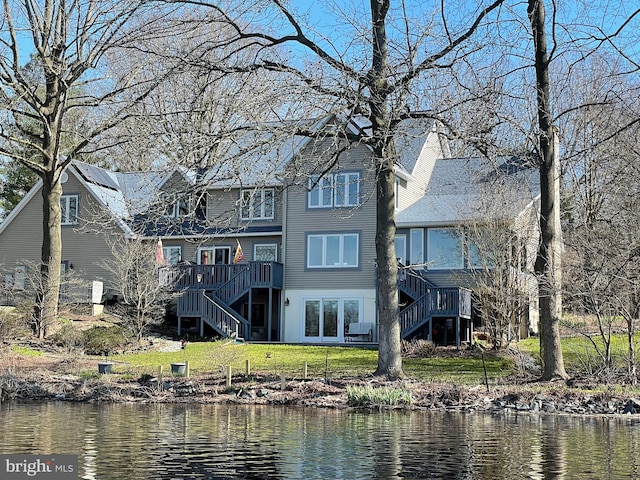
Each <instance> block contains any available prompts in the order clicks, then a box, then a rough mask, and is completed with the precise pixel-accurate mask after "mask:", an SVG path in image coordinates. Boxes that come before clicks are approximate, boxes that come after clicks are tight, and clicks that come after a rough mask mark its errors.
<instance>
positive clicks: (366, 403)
mask: <svg viewBox="0 0 640 480" xmlns="http://www.w3.org/2000/svg"><path fill="white" fill-rule="evenodd" d="M347 404H348V405H349V406H351V407H371V406H395V405H410V404H411V392H410V391H409V390H405V389H403V388H392V387H377V388H374V387H371V386H370V385H367V386H359V385H347Z"/></svg>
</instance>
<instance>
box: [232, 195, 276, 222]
mask: <svg viewBox="0 0 640 480" xmlns="http://www.w3.org/2000/svg"><path fill="white" fill-rule="evenodd" d="M273 200H274V196H273V188H265V189H262V190H242V193H241V197H240V217H241V218H242V220H271V219H273V213H274V201H273Z"/></svg>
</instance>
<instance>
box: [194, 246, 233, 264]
mask: <svg viewBox="0 0 640 480" xmlns="http://www.w3.org/2000/svg"><path fill="white" fill-rule="evenodd" d="M231 258H232V257H231V247H200V248H198V264H199V265H221V264H222V265H228V264H230V263H231Z"/></svg>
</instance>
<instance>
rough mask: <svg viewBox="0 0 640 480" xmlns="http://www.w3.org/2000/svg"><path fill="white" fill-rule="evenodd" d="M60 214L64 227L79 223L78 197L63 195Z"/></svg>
mask: <svg viewBox="0 0 640 480" xmlns="http://www.w3.org/2000/svg"><path fill="white" fill-rule="evenodd" d="M60 212H61V214H62V220H61V223H62V225H73V224H76V223H78V195H62V197H60Z"/></svg>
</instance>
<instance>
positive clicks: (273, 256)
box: [253, 243, 278, 262]
mask: <svg viewBox="0 0 640 480" xmlns="http://www.w3.org/2000/svg"><path fill="white" fill-rule="evenodd" d="M253 259H254V260H255V261H256V262H277V261H278V246H277V245H276V244H275V243H257V244H255V245H254V246H253Z"/></svg>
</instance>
